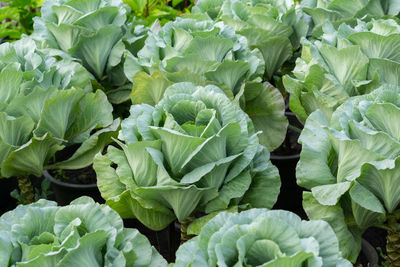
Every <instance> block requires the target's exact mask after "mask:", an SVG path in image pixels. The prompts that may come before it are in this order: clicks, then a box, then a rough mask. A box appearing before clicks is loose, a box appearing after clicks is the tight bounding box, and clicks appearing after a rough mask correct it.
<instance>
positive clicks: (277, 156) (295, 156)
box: [269, 153, 300, 160]
mask: <svg viewBox="0 0 400 267" xmlns="http://www.w3.org/2000/svg"><path fill="white" fill-rule="evenodd" d="M269 158H270V159H271V160H292V159H300V153H296V154H292V155H285V156H279V155H274V154H272V153H271V154H270V157H269Z"/></svg>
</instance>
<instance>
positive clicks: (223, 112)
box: [93, 83, 280, 230]
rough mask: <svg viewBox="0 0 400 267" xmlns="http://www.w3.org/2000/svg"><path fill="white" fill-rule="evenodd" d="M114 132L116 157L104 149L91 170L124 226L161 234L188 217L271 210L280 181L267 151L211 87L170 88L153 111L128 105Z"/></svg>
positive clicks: (237, 112)
mask: <svg viewBox="0 0 400 267" xmlns="http://www.w3.org/2000/svg"><path fill="white" fill-rule="evenodd" d="M121 127H122V129H121V131H120V136H119V139H120V140H121V141H117V140H116V141H117V142H118V144H119V145H120V146H121V148H122V150H121V149H118V148H116V147H114V146H109V147H108V149H107V154H106V155H101V154H98V155H96V158H95V160H94V164H93V167H94V169H95V171H96V173H97V181H98V187H99V190H100V192H101V194H102V196H103V198H104V199H106V203H107V204H108V205H109V206H110V207H112V208H113V209H115V210H116V211H117V212H118V213H119V214H120V215H121V216H122V217H123V218H137V219H138V220H140V221H141V222H142V223H143V224H144V225H146V226H147V227H149V228H151V229H153V230H160V229H163V228H165V227H166V226H167V225H168V224H170V223H171V222H172V221H173V220H175V219H176V218H177V219H178V220H179V221H180V222H185V220H186V219H188V217H190V216H191V215H194V212H205V213H211V212H214V211H219V210H224V209H226V208H228V207H231V206H236V205H250V206H252V207H268V208H271V207H272V206H273V205H274V203H275V202H276V199H277V197H278V194H279V188H280V179H279V174H278V170H277V169H276V167H275V166H273V165H272V163H271V162H270V161H269V152H268V150H267V149H266V148H264V147H263V146H261V145H260V144H259V141H258V137H257V135H258V133H255V132H254V127H253V124H252V122H251V120H250V119H249V117H248V116H247V115H246V113H244V112H243V111H242V110H241V109H240V108H239V107H237V106H235V105H234V104H232V103H231V101H230V100H229V99H228V98H227V97H226V96H225V94H224V93H223V92H222V90H220V89H219V88H218V87H215V86H211V85H209V86H206V87H200V86H195V85H193V84H191V83H177V84H175V85H173V86H171V87H169V88H168V89H167V90H166V91H165V93H164V97H163V99H162V100H161V101H160V102H159V103H158V105H156V106H155V107H152V106H149V105H146V104H141V105H133V106H132V107H131V116H130V117H129V118H127V119H125V120H124V121H123V122H122V124H121ZM122 141H124V143H123V142H122Z"/></svg>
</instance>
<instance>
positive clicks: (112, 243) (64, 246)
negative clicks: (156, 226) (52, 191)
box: [0, 197, 167, 267]
mask: <svg viewBox="0 0 400 267" xmlns="http://www.w3.org/2000/svg"><path fill="white" fill-rule="evenodd" d="M0 248H1V250H0V265H1V266H5V267H7V266H21V267H22V266H26V267H28V266H30V267H37V266H56V267H63V266H79V267H94V266H99V267H100V266H104V267H106V266H109V267H111V266H139V267H148V266H155V267H163V266H167V262H166V261H165V260H164V259H163V258H162V257H161V255H160V254H159V253H158V252H157V251H156V250H155V248H154V247H152V246H151V245H150V242H149V241H148V240H147V238H146V237H145V236H143V235H141V234H140V233H139V231H138V230H136V229H129V228H124V226H123V222H122V219H121V218H120V217H119V215H118V214H117V213H116V212H115V211H113V210H112V209H110V208H109V207H108V206H106V205H100V204H98V203H95V202H94V201H93V200H92V199H91V198H89V197H81V198H78V199H76V200H74V201H72V202H71V204H70V205H67V206H64V207H58V206H57V203H55V202H53V201H47V200H43V199H42V200H39V201H38V202H36V203H33V204H30V205H25V206H23V205H19V206H18V207H17V208H16V209H14V210H12V211H9V212H7V213H5V214H3V216H1V217H0Z"/></svg>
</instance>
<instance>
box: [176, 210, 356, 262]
mask: <svg viewBox="0 0 400 267" xmlns="http://www.w3.org/2000/svg"><path fill="white" fill-rule="evenodd" d="M173 266H174V267H184V266H192V267H200V266H210V267H214V266H238V267H239V266H240V267H242V266H249V267H251V266H303V267H308V266H310V267H311V266H323V267H329V266H332V267H336V266H337V267H339V266H340V267H347V266H348V267H350V266H353V265H352V264H351V263H350V262H349V261H347V260H345V259H343V257H342V255H341V253H340V251H339V245H338V240H337V238H336V236H335V233H334V232H333V230H332V228H331V227H330V226H329V224H328V223H326V222H325V221H322V220H321V221H320V220H318V221H302V220H301V219H300V217H298V216H297V215H296V214H294V213H291V212H289V211H284V210H267V209H251V210H247V211H243V212H241V213H228V212H221V213H220V214H218V215H217V216H216V217H214V218H213V219H211V220H210V221H209V222H208V223H207V224H206V225H205V226H203V228H202V229H201V232H200V234H199V235H198V236H197V237H195V238H193V239H191V240H189V241H188V242H186V243H185V244H183V245H182V246H181V247H180V248H179V249H178V251H177V253H176V263H175V264H173Z"/></svg>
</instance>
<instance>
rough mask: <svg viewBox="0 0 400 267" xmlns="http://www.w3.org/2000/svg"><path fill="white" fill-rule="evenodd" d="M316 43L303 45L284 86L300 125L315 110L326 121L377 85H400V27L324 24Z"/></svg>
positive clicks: (390, 21)
mask: <svg viewBox="0 0 400 267" xmlns="http://www.w3.org/2000/svg"><path fill="white" fill-rule="evenodd" d="M323 29H324V35H323V36H322V37H321V41H314V42H310V41H307V40H305V39H304V40H303V50H302V55H301V58H298V59H297V61H296V67H295V69H294V70H293V74H294V77H291V76H289V75H286V76H285V77H284V78H283V83H284V85H285V88H286V90H287V91H288V92H289V93H290V104H289V105H290V109H291V110H292V111H293V112H294V113H296V115H297V116H298V117H299V118H300V119H301V120H302V121H303V122H304V121H305V120H306V118H307V117H308V115H309V114H311V113H312V112H313V111H314V110H317V109H321V110H322V111H323V112H324V114H325V116H326V117H327V118H330V116H331V115H332V112H333V111H334V110H335V109H336V108H337V107H338V106H339V105H340V104H342V103H343V102H345V101H346V100H347V99H348V98H350V97H352V96H357V95H364V94H368V93H370V92H372V91H373V90H375V89H376V88H378V87H380V86H381V85H382V84H390V85H395V86H399V85H400V78H399V77H400V76H399V75H398V73H399V71H400V52H399V51H400V50H399V43H400V25H399V24H398V23H397V22H396V21H395V20H393V19H379V20H374V19H373V20H371V21H370V22H368V23H366V22H363V21H358V24H357V25H356V26H355V27H354V28H352V27H350V26H349V25H347V24H342V25H340V27H339V29H338V30H335V28H334V27H333V25H332V24H331V23H329V22H327V23H325V24H324V28H323Z"/></svg>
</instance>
